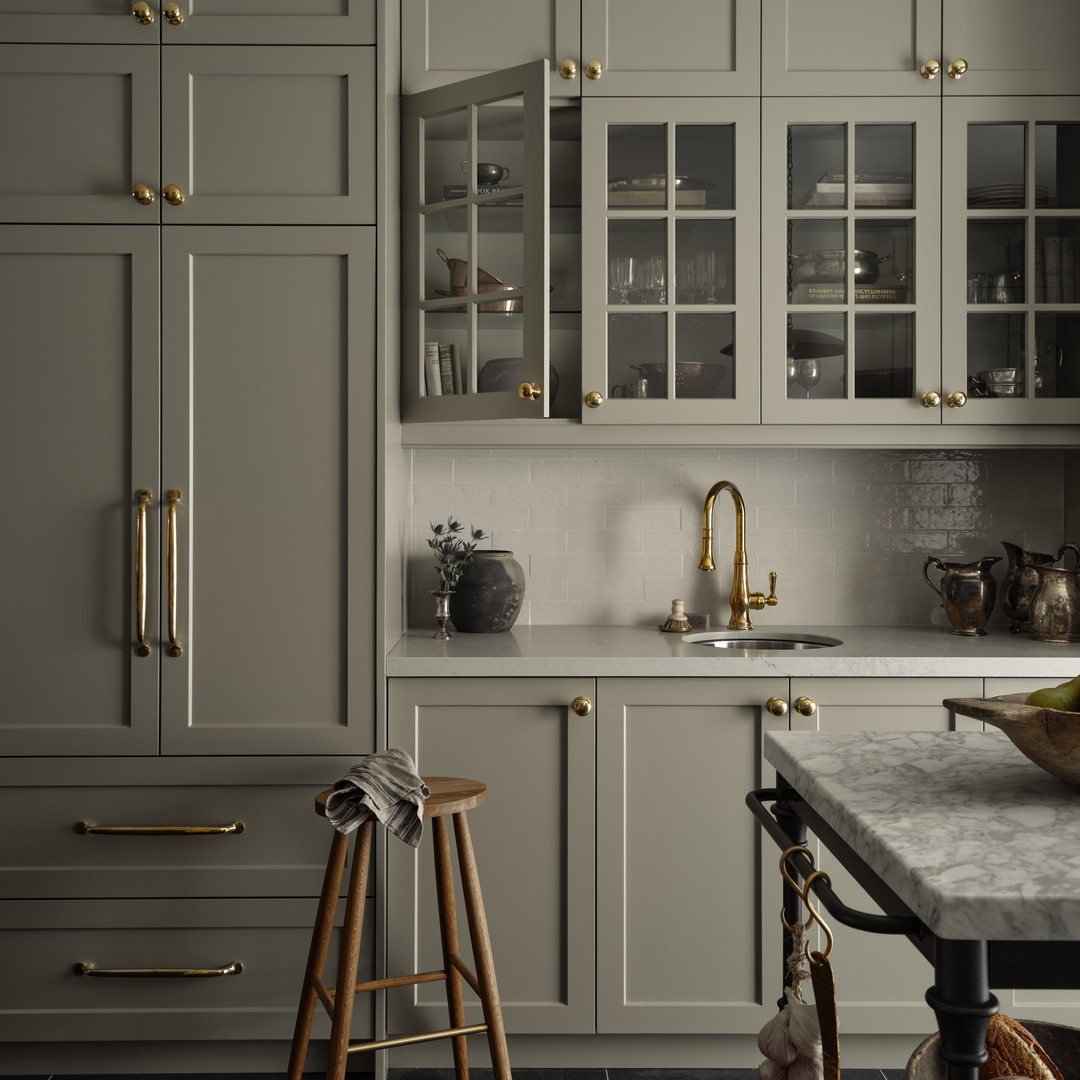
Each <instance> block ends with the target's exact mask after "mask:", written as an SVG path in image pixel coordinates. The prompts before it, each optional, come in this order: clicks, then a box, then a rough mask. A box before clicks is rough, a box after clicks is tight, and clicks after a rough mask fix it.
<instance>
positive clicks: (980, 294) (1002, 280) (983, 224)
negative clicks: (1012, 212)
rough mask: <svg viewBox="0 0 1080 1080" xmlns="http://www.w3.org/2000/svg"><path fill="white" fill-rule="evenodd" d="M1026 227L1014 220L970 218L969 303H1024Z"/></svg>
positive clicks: (1025, 294) (968, 254) (1025, 295)
mask: <svg viewBox="0 0 1080 1080" xmlns="http://www.w3.org/2000/svg"><path fill="white" fill-rule="evenodd" d="M1024 226H1025V223H1024V221H1023V220H1017V219H1012V218H1006V219H1002V218H968V250H967V302H968V303H969V304H1022V303H1023V302H1024V300H1025V299H1026V297H1027V290H1026V289H1025V288H1024V276H1023V275H1024V254H1025V249H1024V235H1025V227H1024Z"/></svg>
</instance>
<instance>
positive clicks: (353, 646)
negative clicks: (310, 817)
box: [0, 226, 375, 756]
mask: <svg viewBox="0 0 1080 1080" xmlns="http://www.w3.org/2000/svg"><path fill="white" fill-rule="evenodd" d="M159 234H160V235H159ZM159 244H160V269H159ZM0 252H2V254H0V279H2V287H0V321H2V324H3V326H4V335H5V349H6V354H7V356H8V359H9V365H8V366H9V368H10V376H9V385H8V389H7V393H5V394H4V395H3V399H2V404H0V410H2V413H3V423H2V425H0V430H2V433H3V434H2V435H0V440H2V442H3V452H4V456H5V459H6V460H8V461H22V462H23V463H24V467H22V468H19V469H9V470H7V472H6V475H5V490H4V494H5V499H6V501H8V504H9V505H10V506H12V507H18V508H19V512H18V514H17V515H15V517H14V518H13V520H12V522H11V526H10V527H9V529H8V545H9V551H10V552H11V556H12V557H11V558H9V559H7V560H5V562H4V578H5V581H4V592H5V595H6V596H8V597H9V603H10V604H11V609H12V610H13V611H14V610H17V611H19V612H20V617H19V619H18V620H8V623H7V625H6V626H5V643H4V646H5V650H6V653H7V656H8V660H9V665H8V671H9V675H8V678H7V680H6V694H7V697H6V702H7V708H6V709H5V710H4V716H3V720H2V721H0V745H2V747H3V753H4V754H8V755H23V756H25V755H49V754H59V755H65V754H68V755H71V754H80V755H115V754H125V755H147V754H149V755H155V754H158V753H164V754H170V755H175V754H181V755H184V754H186V755H190V754H243V753H251V752H252V751H253V750H254V749H258V751H259V752H260V753H283V754H319V753H324V754H325V753H356V752H364V751H366V750H369V749H370V740H371V739H372V737H373V731H372V728H371V720H370V709H371V704H372V694H373V689H372V687H373V664H374V658H373V655H372V649H371V647H370V643H371V620H370V612H371V610H372V604H373V597H372V590H373V573H369V572H366V571H365V570H364V567H365V566H366V565H367V564H368V560H369V559H370V557H371V553H370V550H369V545H368V544H367V543H366V541H365V540H364V537H365V536H366V535H367V526H366V524H365V523H366V521H367V516H368V513H369V510H368V508H369V507H370V506H371V505H372V502H373V499H374V466H373V461H374V454H375V450H374V445H373V444H372V442H371V438H372V437H371V435H370V432H371V431H372V424H373V420H372V416H373V411H374V403H373V394H372V391H371V387H370V384H369V382H368V378H367V376H368V374H369V373H370V372H371V370H372V359H371V357H372V355H373V349H374V339H373V331H372V329H371V319H372V311H373V295H374V274H373V270H372V264H373V259H374V236H373V231H372V230H370V229H365V228H345V227H342V228H335V229H328V228H295V227H285V226H282V227H279V228H274V229H262V230H260V229H250V228H242V227H235V228H229V227H209V226H207V227H201V226H200V227H191V228H187V227H182V226H176V227H168V228H165V229H158V228H147V227H132V226H8V227H6V228H5V229H4V230H3V232H2V234H0ZM159 274H160V277H159ZM159 320H160V321H159ZM143 491H145V492H148V495H146V496H141V495H140V492H143ZM171 492H177V493H178V495H177V496H175V497H173V496H171V495H170V493H171ZM170 536H171V537H172V542H170ZM346 568H348V572H346ZM140 638H141V640H142V644H143V646H144V647H143V648H140ZM144 652H145V655H140V654H141V653H144Z"/></svg>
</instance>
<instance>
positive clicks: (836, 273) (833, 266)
mask: <svg viewBox="0 0 1080 1080" xmlns="http://www.w3.org/2000/svg"><path fill="white" fill-rule="evenodd" d="M788 258H789V259H791V263H792V267H793V269H792V271H791V280H792V282H793V283H794V284H796V285H802V284H807V285H830V284H834V283H836V282H838V281H843V280H844V275H845V274H846V273H847V252H846V251H810V252H807V254H805V255H789V256H788ZM853 258H854V269H855V284H856V285H873V284H874V282H875V281H877V279H878V276H879V274H880V267H881V264H882V263H884V262H888V261H889V260H890V259H891V258H892V256H891V255H882V256H881V257H880V258H879V257H878V255H877V253H876V252H873V251H866V250H864V249H863V248H856V249H855V252H854V255H853Z"/></svg>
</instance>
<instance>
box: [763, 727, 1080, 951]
mask: <svg viewBox="0 0 1080 1080" xmlns="http://www.w3.org/2000/svg"><path fill="white" fill-rule="evenodd" d="M765 757H766V759H767V760H768V761H769V762H770V763H771V764H773V765H774V766H775V767H776V769H777V771H778V772H779V773H780V774H781V775H782V776H783V777H784V778H785V779H786V780H787V781H788V782H789V783H790V784H791V785H792V786H793V787H794V788H795V789H796V790H797V791H798V792H799V793H800V794H801V795H802V796H803V797H804V798H805V799H806V801H807V803H808V804H809V805H810V806H812V807H813V808H814V810H816V811H817V813H819V814H820V815H821V816H822V817H823V818H824V819H825V820H826V821H828V822H829V823H830V824H831V825H832V826H833V828H834V829H835V830H836V832H837V833H838V834H839V835H840V836H841V837H842V838H843V839H844V840H846V841H847V842H848V843H849V844H850V845H851V846H852V848H853V849H854V850H855V851H856V852H857V853H858V854H859V855H861V856H862V857H863V858H864V859H865V860H866V861H867V863H868V864H869V865H870V866H871V867H872V868H873V869H874V870H875V871H876V872H877V873H878V874H880V876H881V878H882V880H883V881H885V883H886V884H887V885H888V886H889V887H890V888H891V889H892V890H893V891H894V892H895V893H896V894H897V895H898V896H899V897H900V898H901V899H902V900H903V901H904V902H905V903H906V904H907V905H908V906H909V907H910V908H911V910H912V911H914V912H915V913H916V914H917V915H918V916H919V917H920V918H921V919H922V920H923V921H924V922H925V923H926V924H927V926H929V927H930V929H931V930H933V931H934V932H935V933H936V934H938V935H939V936H941V937H947V938H961V939H969V938H985V939H989V940H1006V939H1021V940H1071V939H1080V787H1076V786H1073V785H1071V784H1067V783H1065V782H1064V781H1062V780H1058V779H1056V778H1054V777H1052V776H1050V775H1049V774H1048V773H1045V772H1043V770H1042V769H1040V768H1039V767H1038V766H1036V765H1034V764H1033V763H1032V762H1030V761H1029V760H1028V759H1027V758H1026V757H1024V756H1023V755H1022V754H1021V753H1020V751H1019V750H1017V749H1016V748H1015V747H1014V746H1013V745H1012V743H1011V742H1009V740H1008V738H1007V737H1006V736H1005V735H1004V734H1003V733H1001V732H998V731H993V732H902V731H889V732H859V733H838V732H777V733H770V734H767V735H766V736H765Z"/></svg>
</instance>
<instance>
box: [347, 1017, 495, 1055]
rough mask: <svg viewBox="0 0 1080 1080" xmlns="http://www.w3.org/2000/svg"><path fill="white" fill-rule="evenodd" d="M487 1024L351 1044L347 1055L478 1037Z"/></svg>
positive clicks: (486, 1027)
mask: <svg viewBox="0 0 1080 1080" xmlns="http://www.w3.org/2000/svg"><path fill="white" fill-rule="evenodd" d="M487 1029H488V1026H487V1024H471V1025H469V1026H468V1027H459V1028H447V1029H446V1030H445V1031H425V1032H423V1033H422V1034H420V1035H399V1036H398V1037H397V1038H396V1039H375V1040H374V1041H373V1042H366V1043H353V1044H352V1045H351V1046H349V1048H348V1053H350V1054H355V1053H358V1052H359V1051H361V1050H389V1049H390V1047H392V1046H411V1045H412V1044H413V1043H422V1042H434V1041H435V1040H436V1039H456V1038H457V1037H458V1036H460V1035H478V1034H479V1033H480V1032H482V1031H487Z"/></svg>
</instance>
